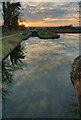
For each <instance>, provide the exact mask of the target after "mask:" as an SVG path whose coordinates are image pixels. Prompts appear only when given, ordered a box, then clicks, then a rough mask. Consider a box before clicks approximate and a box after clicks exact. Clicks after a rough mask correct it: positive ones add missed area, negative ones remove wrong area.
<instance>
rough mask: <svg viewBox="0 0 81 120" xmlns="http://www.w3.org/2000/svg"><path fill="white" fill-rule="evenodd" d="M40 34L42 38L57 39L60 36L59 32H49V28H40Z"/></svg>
mask: <svg viewBox="0 0 81 120" xmlns="http://www.w3.org/2000/svg"><path fill="white" fill-rule="evenodd" d="M38 34H39V38H42V39H55V38H59V35H58V34H57V33H52V32H49V31H47V30H44V31H43V30H39V31H38Z"/></svg>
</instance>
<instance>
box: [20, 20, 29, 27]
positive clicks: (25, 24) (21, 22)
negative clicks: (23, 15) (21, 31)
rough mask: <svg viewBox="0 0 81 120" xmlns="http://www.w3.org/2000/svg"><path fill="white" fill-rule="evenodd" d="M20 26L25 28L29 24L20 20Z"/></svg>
mask: <svg viewBox="0 0 81 120" xmlns="http://www.w3.org/2000/svg"><path fill="white" fill-rule="evenodd" d="M18 25H19V26H24V27H28V26H29V24H28V23H27V21H26V20H18Z"/></svg>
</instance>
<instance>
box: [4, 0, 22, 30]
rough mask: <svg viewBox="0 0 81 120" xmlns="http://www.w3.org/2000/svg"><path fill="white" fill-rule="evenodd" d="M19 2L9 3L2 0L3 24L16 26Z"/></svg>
mask: <svg viewBox="0 0 81 120" xmlns="http://www.w3.org/2000/svg"><path fill="white" fill-rule="evenodd" d="M20 7H21V5H20V2H17V3H10V2H3V19H4V26H5V27H7V28H9V29H10V28H12V27H13V28H17V27H18V17H19V14H20Z"/></svg>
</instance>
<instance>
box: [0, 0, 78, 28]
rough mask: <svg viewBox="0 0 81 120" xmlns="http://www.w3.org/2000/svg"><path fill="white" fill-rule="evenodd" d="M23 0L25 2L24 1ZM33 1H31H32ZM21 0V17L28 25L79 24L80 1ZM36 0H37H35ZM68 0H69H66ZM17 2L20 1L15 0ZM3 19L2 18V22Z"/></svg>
mask: <svg viewBox="0 0 81 120" xmlns="http://www.w3.org/2000/svg"><path fill="white" fill-rule="evenodd" d="M22 1H23V2H22ZM30 1H31V2H30ZM32 1H33V0H28V2H25V0H20V2H21V5H22V9H21V17H20V18H21V19H22V20H25V24H26V26H64V25H70V24H72V25H73V26H79V1H80V0H76V2H75V0H73V1H74V2H70V1H72V0H68V2H64V0H62V2H59V0H57V2H53V1H54V0H50V1H51V2H49V0H44V2H42V1H43V0H38V2H32ZM34 1H35V0H34ZM45 1H46V2H45ZM65 1H67V0H65ZM15 2H18V1H17V0H15ZM1 22H2V21H1V20H0V23H1Z"/></svg>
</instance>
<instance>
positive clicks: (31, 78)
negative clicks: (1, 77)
mask: <svg viewBox="0 0 81 120" xmlns="http://www.w3.org/2000/svg"><path fill="white" fill-rule="evenodd" d="M67 36H68V35H61V38H60V39H58V40H55V39H54V40H51V39H50V40H43V39H41V40H40V39H39V38H29V40H27V41H23V42H22V43H21V45H22V46H23V53H24V55H25V58H24V59H23V60H22V61H23V63H22V64H21V67H22V69H20V68H19V69H15V70H14V71H13V72H12V73H13V79H14V83H13V88H12V94H10V95H9V96H8V104H7V105H6V106H5V105H4V106H3V108H4V109H3V116H4V117H5V118H10V117H11V118H13V117H15V118H31V117H32V118H37V117H38V118H41V117H43V118H64V117H66V118H79V116H78V115H75V116H74V115H73V114H72V112H73V111H72V110H71V111H70V106H73V107H74V109H75V103H76V104H77V102H76V96H75V95H74V93H75V91H74V88H73V86H72V84H71V81H70V70H71V65H72V61H73V59H74V58H75V57H76V56H77V53H78V50H79V49H78V48H77V47H78V41H77V37H76V38H75V39H76V41H75V42H74V44H73V45H72V43H73V41H74V38H73V37H72V38H73V39H72V38H71V36H70V37H69V38H68V37H67ZM68 39H69V41H68ZM69 42H70V43H71V44H69ZM72 47H74V48H75V49H74V50H73V49H72ZM12 63H13V62H12ZM8 88H10V87H8ZM70 93H72V94H70ZM73 95H74V96H73ZM72 96H73V98H72ZM71 101H72V102H71ZM72 104H73V105H72ZM72 109H73V108H72ZM67 110H68V111H69V112H70V113H69V112H68V113H67ZM73 113H74V112H73ZM70 114H71V115H70Z"/></svg>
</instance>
